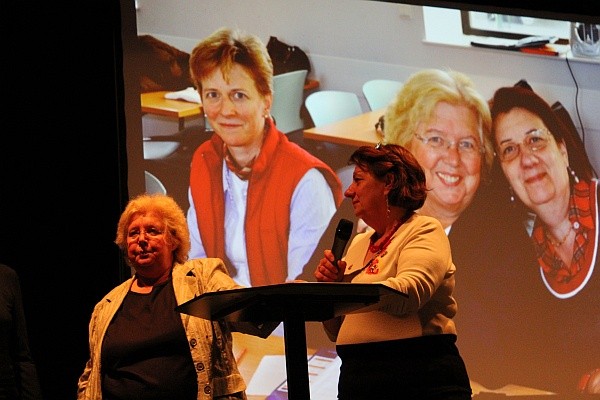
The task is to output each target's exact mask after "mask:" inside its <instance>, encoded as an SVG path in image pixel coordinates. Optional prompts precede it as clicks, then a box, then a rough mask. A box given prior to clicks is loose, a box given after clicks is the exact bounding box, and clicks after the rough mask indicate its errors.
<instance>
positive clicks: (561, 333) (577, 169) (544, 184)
mask: <svg viewBox="0 0 600 400" xmlns="http://www.w3.org/2000/svg"><path fill="white" fill-rule="evenodd" d="M491 112H492V120H493V126H492V130H493V135H494V139H495V146H496V153H497V156H498V161H499V163H500V166H501V167H502V171H503V172H504V175H505V176H506V178H507V180H508V184H509V185H510V189H511V191H512V192H511V193H513V194H514V195H513V196H512V200H513V201H515V202H517V201H521V202H522V203H523V204H524V205H525V206H526V207H527V208H528V209H529V210H530V212H531V213H532V216H533V217H534V220H533V226H532V228H531V239H532V241H533V244H534V247H535V249H536V254H537V259H538V263H539V271H537V272H538V273H536V274H535V275H534V276H536V281H537V282H535V283H534V284H532V287H531V289H532V293H531V297H532V298H533V299H535V300H534V301H535V302H536V303H535V305H533V304H532V307H533V306H535V307H539V306H542V307H543V311H542V312H540V313H538V314H539V316H540V317H541V318H542V323H543V324H544V326H545V328H546V329H544V330H543V331H540V335H546V334H548V335H554V336H552V337H553V338H554V340H553V341H546V340H540V338H539V337H537V340H538V341H541V342H543V343H545V345H544V350H543V351H544V352H545V353H544V355H543V357H541V358H544V363H545V365H546V366H547V367H546V368H544V372H543V373H542V374H546V375H549V376H548V380H549V381H553V382H551V383H550V382H549V383H548V384H549V385H551V384H554V386H558V385H559V383H560V382H565V385H568V387H569V388H570V387H573V388H575V387H576V385H577V382H578V381H579V380H578V377H581V376H582V375H583V374H584V372H585V371H590V370H593V369H594V368H598V367H600V346H598V345H597V344H593V343H600V322H599V321H600V296H598V293H599V292H600V272H599V271H598V268H600V266H599V262H598V259H599V257H598V194H599V191H598V179H597V176H596V173H595V171H594V169H593V168H592V166H591V164H590V162H589V159H588V156H587V154H586V152H585V148H584V147H583V143H582V142H581V139H580V138H579V136H578V133H577V131H576V130H574V129H570V128H569V127H568V125H566V124H565V123H564V122H563V121H562V120H561V119H560V118H559V117H558V116H557V113H556V112H555V111H554V110H553V109H552V107H550V105H549V104H548V103H547V102H546V101H544V100H543V99H542V98H541V97H540V96H538V95H537V94H536V93H535V92H534V91H533V90H531V88H530V87H522V85H515V86H513V87H503V88H500V89H498V90H497V91H496V92H495V94H494V97H493V99H492V102H491ZM536 289H540V290H539V292H537V291H535V290H536ZM534 296H535V297H534ZM546 310H548V312H546ZM585 310H588V311H585ZM582 312H583V313H584V314H585V316H583V318H582ZM548 343H551V344H548ZM546 356H547V357H548V358H546ZM598 371H600V370H597V372H596V373H597V374H598V373H600V372H598ZM563 378H564V379H563ZM592 378H593V376H592ZM596 380H597V379H596ZM592 382H593V379H589V380H587V379H586V376H585V375H584V377H583V378H581V381H580V386H581V387H580V390H582V391H587V392H594V393H600V387H599V386H600V385H598V384H596V385H595V386H596V387H595V388H594V387H593V386H594V385H593V384H591V383H592Z"/></svg>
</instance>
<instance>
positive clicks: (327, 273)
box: [315, 250, 346, 282]
mask: <svg viewBox="0 0 600 400" xmlns="http://www.w3.org/2000/svg"><path fill="white" fill-rule="evenodd" d="M323 255H324V257H323V258H321V261H319V265H317V269H316V270H315V278H316V279H317V282H340V281H341V280H342V278H343V277H344V271H345V270H346V261H342V260H338V262H337V265H336V264H334V261H335V258H334V256H333V253H332V252H331V250H325V251H324V252H323Z"/></svg>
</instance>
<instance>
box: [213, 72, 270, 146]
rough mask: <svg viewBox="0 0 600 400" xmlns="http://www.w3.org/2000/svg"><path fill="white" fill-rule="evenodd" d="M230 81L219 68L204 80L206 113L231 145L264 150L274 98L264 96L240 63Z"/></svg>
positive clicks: (225, 140)
mask: <svg viewBox="0 0 600 400" xmlns="http://www.w3.org/2000/svg"><path fill="white" fill-rule="evenodd" d="M228 78H229V79H228V80H229V82H228V81H227V80H226V79H225V77H224V76H223V73H222V70H221V69H220V68H218V69H215V70H214V71H213V72H212V73H211V74H209V75H208V76H207V77H206V79H203V80H202V93H201V96H202V106H203V108H204V113H205V114H206V117H207V118H208V121H209V122H210V125H211V126H212V128H213V129H214V130H215V132H216V133H217V135H219V136H220V137H221V139H223V141H224V142H225V143H226V144H227V146H229V147H240V146H242V147H245V146H250V147H251V146H255V145H258V146H259V147H260V144H261V143H262V138H263V133H264V126H265V116H266V115H268V113H269V109H270V107H271V102H272V96H271V95H267V96H262V95H261V94H260V93H259V92H258V90H257V88H256V85H255V83H254V80H253V79H252V76H251V75H250V74H249V73H248V72H247V71H246V70H245V69H244V68H243V67H242V66H240V65H239V64H234V65H233V67H232V69H231V71H230V73H229V75H228Z"/></svg>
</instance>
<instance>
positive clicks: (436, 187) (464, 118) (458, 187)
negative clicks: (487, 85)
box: [409, 102, 483, 225]
mask: <svg viewBox="0 0 600 400" xmlns="http://www.w3.org/2000/svg"><path fill="white" fill-rule="evenodd" d="M416 134H417V135H420V136H421V137H424V138H430V137H432V136H438V137H441V138H443V139H444V141H445V143H448V142H450V143H454V144H453V145H452V146H450V148H448V146H442V147H440V148H432V147H431V146H430V145H429V144H426V143H423V141H422V140H419V139H418V138H417V137H416V136H415V137H413V138H412V140H411V142H410V143H409V147H410V150H411V152H412V153H413V154H414V156H415V158H416V159H417V161H418V162H419V163H420V164H421V166H422V167H423V170H424V171H425V175H426V178H427V187H428V188H429V189H431V190H430V192H429V193H428V195H427V200H426V201H425V204H424V205H423V207H422V209H421V212H422V213H423V214H426V215H430V216H433V217H436V218H438V219H440V220H442V223H443V224H444V225H448V224H451V223H452V221H453V220H455V219H456V218H458V216H459V215H460V213H461V212H462V211H463V210H464V209H465V208H467V206H468V205H469V204H470V203H471V201H472V200H473V197H474V196H475V193H476V191H477V188H478V187H479V183H480V181H481V168H482V163H483V155H482V154H481V153H480V152H479V151H475V152H471V153H467V152H465V151H459V145H458V143H459V142H461V141H465V142H467V143H477V145H481V141H480V139H479V137H480V136H479V124H478V118H477V114H476V113H475V111H473V110H472V109H470V108H468V107H466V106H463V105H452V104H449V103H446V102H440V103H438V104H437V105H436V106H435V109H434V112H433V116H432V118H431V120H430V121H428V122H427V123H421V124H420V125H419V127H418V130H417V132H416ZM444 221H446V222H444Z"/></svg>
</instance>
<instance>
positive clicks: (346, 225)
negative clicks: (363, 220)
mask: <svg viewBox="0 0 600 400" xmlns="http://www.w3.org/2000/svg"><path fill="white" fill-rule="evenodd" d="M353 225H354V223H353V222H352V221H348V220H347V219H344V218H342V219H340V222H339V223H338V226H337V229H336V230H335V237H334V238H333V246H331V252H332V253H333V257H335V260H334V262H333V263H334V265H337V262H338V260H339V259H340V258H342V255H343V254H344V249H345V248H346V244H348V240H349V239H350V235H352V227H353Z"/></svg>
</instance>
